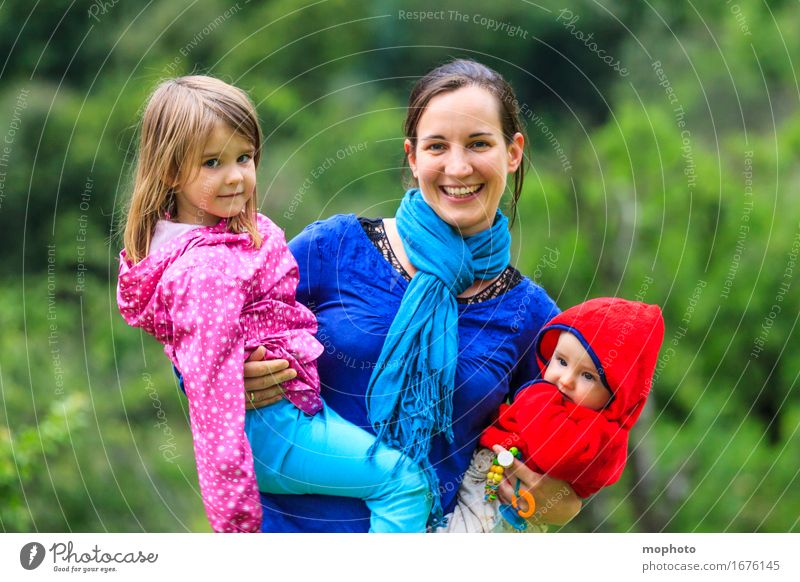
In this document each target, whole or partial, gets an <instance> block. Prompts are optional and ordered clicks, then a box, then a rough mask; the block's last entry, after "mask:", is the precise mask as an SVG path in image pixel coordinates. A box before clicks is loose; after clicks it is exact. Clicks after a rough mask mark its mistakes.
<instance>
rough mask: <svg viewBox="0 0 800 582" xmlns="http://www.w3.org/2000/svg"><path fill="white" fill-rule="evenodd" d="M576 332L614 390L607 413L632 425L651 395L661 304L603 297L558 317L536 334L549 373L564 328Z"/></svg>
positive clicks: (660, 334)
mask: <svg viewBox="0 0 800 582" xmlns="http://www.w3.org/2000/svg"><path fill="white" fill-rule="evenodd" d="M563 331H568V332H571V333H572V334H574V335H575V337H577V338H578V340H579V341H580V342H581V344H583V347H584V348H585V349H586V351H587V352H588V353H589V355H590V357H591V358H592V361H593V362H594V365H595V366H596V367H597V371H598V373H599V374H600V379H601V380H602V382H603V384H604V385H605V386H606V388H608V389H609V390H610V391H611V393H612V394H613V396H612V399H611V401H610V402H609V404H608V405H606V407H605V408H604V409H603V416H605V417H606V418H607V419H608V420H611V421H614V422H618V423H619V425H620V426H621V427H622V428H625V429H630V427H631V426H633V424H634V423H635V422H636V420H637V419H638V418H639V415H640V414H641V412H642V408H643V407H644V404H645V402H646V400H647V396H648V394H649V393H650V388H651V385H652V383H653V372H654V371H655V367H656V363H657V360H658V352H659V350H660V349H661V342H662V341H663V339H664V318H663V317H662V315H661V309H660V308H659V307H658V306H657V305H648V304H646V303H641V302H638V301H628V300H626V299H620V298H617V297H601V298H597V299H591V300H589V301H586V302H585V303H581V304H579V305H576V306H575V307H571V308H569V309H567V310H566V311H564V312H562V313H561V314H559V315H557V316H556V317H554V318H553V319H552V320H551V321H550V322H549V323H548V324H547V325H545V326H544V327H543V328H542V330H541V331H540V332H539V335H538V336H537V338H536V341H535V345H536V358H537V361H538V363H539V368H540V369H541V371H542V374H543V375H544V370H545V368H546V367H547V364H548V362H549V361H550V358H551V357H552V356H553V351H554V350H555V346H556V343H557V342H558V337H559V335H561V332H563Z"/></svg>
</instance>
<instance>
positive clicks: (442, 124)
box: [405, 85, 525, 236]
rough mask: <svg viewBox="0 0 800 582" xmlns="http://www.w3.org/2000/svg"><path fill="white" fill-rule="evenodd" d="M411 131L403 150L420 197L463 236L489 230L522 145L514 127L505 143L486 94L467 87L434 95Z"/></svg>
mask: <svg viewBox="0 0 800 582" xmlns="http://www.w3.org/2000/svg"><path fill="white" fill-rule="evenodd" d="M414 133H415V134H417V135H419V137H418V138H417V139H413V138H406V141H405V149H406V154H407V155H408V161H409V164H410V166H411V172H412V174H413V175H414V178H416V180H417V181H418V182H419V187H420V190H421V191H422V194H423V196H424V197H425V201H426V202H427V203H428V204H429V205H430V206H431V208H433V209H434V211H435V212H436V213H437V214H439V215H440V216H441V217H442V218H443V219H444V220H445V221H446V222H447V223H448V224H450V225H451V226H453V227H454V228H456V229H458V230H459V232H461V234H462V235H463V236H470V235H473V234H476V233H478V232H481V231H483V230H486V229H487V228H489V227H490V226H491V225H492V223H493V221H494V218H495V212H496V210H497V207H498V206H499V204H500V198H501V197H502V196H503V192H504V191H505V186H506V176H507V175H508V174H509V173H513V172H515V171H516V170H517V168H518V167H519V166H520V164H521V162H522V152H523V146H524V145H525V138H524V137H523V135H522V133H521V132H519V131H517V132H514V134H513V135H512V136H511V139H510V140H509V142H508V143H506V139H505V136H504V135H503V127H502V121H501V119H500V115H499V112H498V108H497V103H496V100H495V98H494V97H493V96H492V94H491V93H489V91H487V90H486V89H484V88H482V87H480V86H474V85H473V86H466V87H463V88H461V89H458V90H456V91H452V92H449V93H442V94H441V95H437V96H436V97H434V98H432V99H431V100H430V102H429V103H428V105H427V107H426V108H425V112H424V113H423V114H422V116H421V117H420V118H419V123H418V125H417V127H416V131H415V132H414Z"/></svg>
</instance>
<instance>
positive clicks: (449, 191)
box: [439, 184, 483, 202]
mask: <svg viewBox="0 0 800 582" xmlns="http://www.w3.org/2000/svg"><path fill="white" fill-rule="evenodd" d="M439 191H440V192H441V193H442V194H444V195H445V196H447V197H448V198H449V199H451V200H457V201H459V202H462V201H467V200H472V199H473V198H476V197H477V196H478V195H479V194H480V193H481V192H482V191H483V184H474V185H472V186H439Z"/></svg>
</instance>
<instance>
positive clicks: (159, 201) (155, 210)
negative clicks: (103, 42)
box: [125, 75, 261, 263]
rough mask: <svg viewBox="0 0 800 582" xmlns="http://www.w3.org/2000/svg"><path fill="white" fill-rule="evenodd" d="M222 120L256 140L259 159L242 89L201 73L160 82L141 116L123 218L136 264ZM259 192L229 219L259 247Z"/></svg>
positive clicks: (251, 111)
mask: <svg viewBox="0 0 800 582" xmlns="http://www.w3.org/2000/svg"><path fill="white" fill-rule="evenodd" d="M220 121H222V122H223V123H225V124H227V125H228V126H230V127H231V128H232V129H233V130H234V131H236V132H237V133H239V134H240V135H241V136H242V137H243V138H245V139H247V140H249V141H250V142H251V143H252V144H253V149H254V150H255V154H254V156H253V161H254V162H255V165H256V167H257V166H258V162H259V160H260V158H261V128H260V127H259V124H258V116H257V115H256V110H255V107H254V106H253V104H252V102H251V101H250V99H249V98H248V96H247V94H246V93H245V92H244V91H242V90H241V89H237V88H236V87H234V86H232V85H229V84H227V83H225V82H224V81H220V80H219V79H215V78H213V77H206V76H202V75H192V76H188V77H178V78H175V79H169V80H167V81H164V82H162V83H161V84H160V85H159V86H158V87H156V89H155V91H153V94H152V95H151V96H150V98H149V100H148V102H147V105H146V107H145V111H144V114H143V115H142V123H141V130H140V131H141V135H140V141H139V149H138V153H137V156H136V166H135V172H134V184H133V194H132V196H131V203H130V208H129V209H128V215H127V218H126V222H125V253H126V256H127V258H128V260H130V261H132V262H134V263H138V262H139V261H141V260H142V259H144V258H145V257H146V256H147V254H148V253H149V251H150V241H151V240H152V238H153V233H154V231H155V227H156V223H157V222H158V221H159V220H160V219H164V218H168V217H169V216H175V215H176V213H177V208H176V206H175V204H176V202H175V191H176V188H178V187H179V186H180V185H181V184H185V183H186V182H188V181H190V180H191V179H192V178H193V176H194V173H195V172H198V171H199V170H200V157H201V155H202V152H203V148H204V147H205V144H206V142H207V140H208V138H209V137H210V135H211V133H212V131H213V129H214V126H215V125H216V124H217V123H218V122H220ZM257 208H258V202H257V199H256V193H255V192H254V193H253V197H252V198H251V199H250V200H249V201H248V202H247V204H246V206H245V209H244V211H243V212H242V213H241V214H239V215H237V216H235V217H233V218H229V219H228V229H229V230H230V231H231V232H246V233H249V234H250V237H251V238H252V241H253V245H254V246H256V247H259V246H261V235H260V234H259V232H258V228H257V226H256V210H257Z"/></svg>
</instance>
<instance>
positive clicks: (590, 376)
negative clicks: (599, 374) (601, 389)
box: [583, 372, 594, 382]
mask: <svg viewBox="0 0 800 582" xmlns="http://www.w3.org/2000/svg"><path fill="white" fill-rule="evenodd" d="M583 377H584V378H586V379H587V380H589V381H590V382H594V376H593V375H592V374H590V373H589V372H584V373H583Z"/></svg>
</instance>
